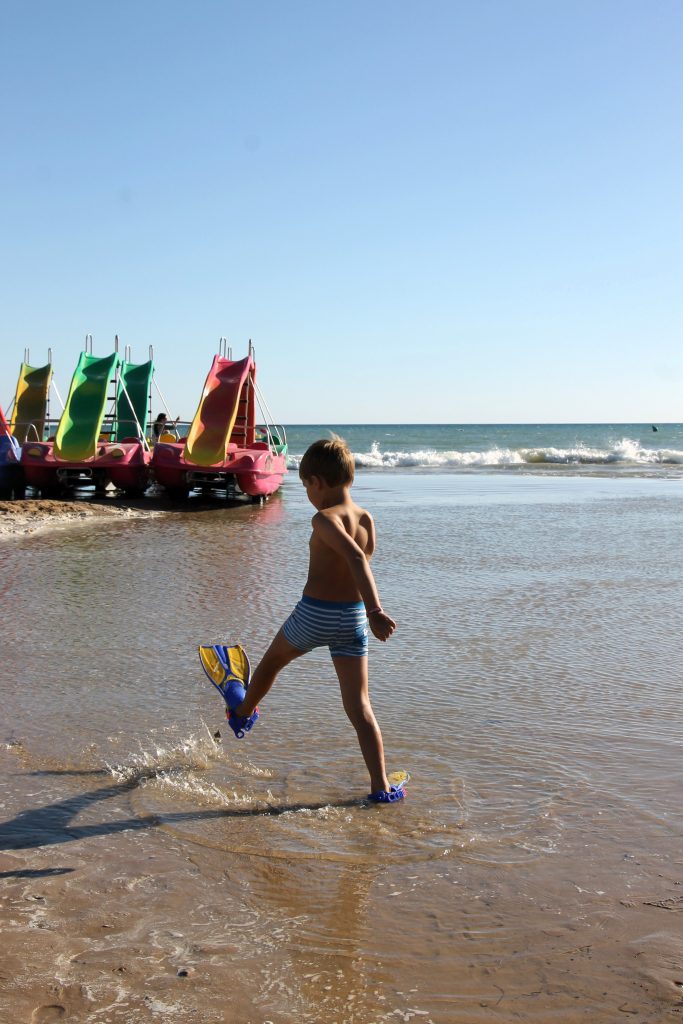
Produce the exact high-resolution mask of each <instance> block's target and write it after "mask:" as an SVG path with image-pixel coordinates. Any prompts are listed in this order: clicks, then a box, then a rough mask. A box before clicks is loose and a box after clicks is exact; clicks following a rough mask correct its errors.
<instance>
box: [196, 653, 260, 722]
mask: <svg viewBox="0 0 683 1024" xmlns="http://www.w3.org/2000/svg"><path fill="white" fill-rule="evenodd" d="M199 660H200V661H201V663H202V668H203V669H204V671H205V673H206V675H207V676H208V678H209V680H210V681H211V683H212V684H213V685H214V686H215V687H216V689H217V690H218V692H219V693H220V695H221V697H222V698H223V700H224V701H225V703H226V704H227V708H226V711H225V717H226V718H227V720H228V725H229V726H230V728H231V729H232V731H233V732H234V734H235V736H236V737H237V739H238V740H241V739H243V737H244V736H245V734H246V733H248V732H249V731H250V730H251V729H252V728H253V726H254V723H255V722H256V721H257V720H258V718H259V709H258V708H254V710H253V711H252V713H251V714H250V715H246V716H245V715H237V714H235V710H234V709H235V708H238V707H239V706H240V704H241V703H242V701H243V700H244V698H245V697H246V694H247V689H248V688H249V677H250V676H251V667H250V665H249V659H248V658H247V654H246V651H245V650H244V648H243V647H240V645H239V644H235V645H234V646H232V647H229V646H227V644H206V645H203V646H201V647H200V648H199Z"/></svg>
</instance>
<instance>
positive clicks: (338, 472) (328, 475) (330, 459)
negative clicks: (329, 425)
mask: <svg viewBox="0 0 683 1024" xmlns="http://www.w3.org/2000/svg"><path fill="white" fill-rule="evenodd" d="M354 470H355V463H354V461H353V455H352V454H351V452H350V451H349V446H348V445H347V443H346V441H344V439H343V438H341V437H336V436H333V437H331V438H329V440H328V439H323V440H320V441H314V442H313V444H312V445H311V446H310V448H308V449H307V450H306V452H305V454H304V456H303V458H302V460H301V464H300V466H299V476H300V477H301V479H302V480H311V479H312V478H313V477H314V476H317V477H318V478H319V479H320V480H322V481H324V482H325V483H326V484H327V485H328V487H344V486H350V485H351V484H352V483H353V475H354Z"/></svg>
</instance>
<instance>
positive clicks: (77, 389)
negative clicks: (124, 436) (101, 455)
mask: <svg viewBox="0 0 683 1024" xmlns="http://www.w3.org/2000/svg"><path fill="white" fill-rule="evenodd" d="M119 360H120V357H119V354H118V352H113V353H112V354H111V355H110V356H106V357H105V358H104V359H98V358H97V357H96V356H89V355H88V354H87V353H86V352H81V355H80V358H79V360H78V366H77V367H76V370H75V372H74V375H73V378H72V380H71V387H70V388H69V397H68V398H67V400H66V408H65V409H64V412H63V413H62V418H61V420H60V421H59V426H58V427H57V435H56V437H55V447H54V454H55V458H56V459H60V460H61V461H62V462H83V460H84V459H90V458H92V456H93V455H94V454H95V453H96V451H97V439H98V437H99V436H100V430H101V428H102V420H103V419H104V410H105V406H106V402H107V391H108V388H109V382H110V381H111V380H112V378H113V376H114V373H115V372H116V367H117V366H118V364H119Z"/></svg>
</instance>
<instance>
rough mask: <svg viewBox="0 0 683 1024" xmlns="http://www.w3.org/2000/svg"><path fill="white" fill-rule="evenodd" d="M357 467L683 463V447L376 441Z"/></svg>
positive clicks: (294, 461)
mask: <svg viewBox="0 0 683 1024" xmlns="http://www.w3.org/2000/svg"><path fill="white" fill-rule="evenodd" d="M353 457H354V460H355V464H356V468H358V469H380V470H392V469H440V470H448V469H453V470H457V469H476V468H489V467H496V466H524V465H540V464H544V463H545V464H548V465H598V466H600V465H609V464H616V463H620V464H623V465H635V466H651V465H683V451H679V450H677V449H670V448H643V446H642V445H641V443H640V442H639V441H634V440H632V439H631V438H628V437H624V438H621V440H619V441H616V442H614V444H612V445H611V446H610V447H609V448H589V447H588V446H587V445H583V444H577V445H574V446H573V447H571V448H555V447H552V446H541V447H538V448H518V449H516V448H500V447H496V448H489V449H487V450H486V451H458V450H457V449H452V450H448V451H438V450H437V449H435V448H416V449H415V450H413V451H391V450H383V449H382V448H381V446H380V443H379V441H373V442H372V445H371V446H370V451H367V452H354V453H353ZM300 462H301V456H297V455H290V457H289V468H290V469H292V470H297V469H298V468H299V464H300Z"/></svg>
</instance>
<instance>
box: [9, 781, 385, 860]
mask: <svg viewBox="0 0 683 1024" xmlns="http://www.w3.org/2000/svg"><path fill="white" fill-rule="evenodd" d="M30 774H31V775H37V776H44V775H76V776H80V775H96V776H99V777H103V776H106V775H107V774H108V773H107V772H105V771H104V770H97V771H92V772H74V771H66V772H58V771H49V772H31V773H30ZM154 778H156V772H154V771H147V772H139V773H136V774H135V775H134V776H133V777H131V778H129V779H126V780H124V781H123V782H117V783H114V784H112V785H110V786H101V787H98V788H97V789H91V790H89V791H88V792H86V793H80V794H79V795H78V796H74V797H70V798H69V799H67V800H58V801H56V802H55V803H51V804H46V805H45V806H44V807H35V808H31V809H30V810H28V811H22V812H21V814H17V816H16V817H15V818H11V819H10V820H8V821H4V822H2V823H0V850H30V849H36V848H38V847H42V846H54V845H58V844H61V843H70V842H73V841H74V840H78V839H88V838H90V837H91V836H102V835H114V834H115V833H117V832H129V831H139V830H141V829H148V828H156V827H158V826H159V825H161V824H173V823H174V822H181V821H209V820H212V819H216V818H256V817H276V816H277V815H280V814H285V813H286V812H287V811H318V810H322V809H323V808H325V807H339V808H343V807H359V806H362V805H363V804H364V802H365V801H364V800H363V799H353V800H342V801H335V802H334V803H332V802H330V801H326V802H324V803H288V804H278V805H277V806H271V805H266V806H265V807H242V808H235V809H221V810H215V811H187V812H178V813H173V814H165V815H163V817H159V816H157V815H154V814H149V815H144V816H142V817H135V818H119V819H117V820H115V821H106V822H104V821H103V822H100V823H98V824H95V825H72V824H71V822H72V820H73V819H74V818H75V817H76V816H77V815H78V814H79V813H80V812H81V811H83V810H85V809H86V808H88V807H91V806H92V805H93V804H96V803H100V802H102V801H104V800H110V799H112V798H113V797H118V796H121V795H122V794H124V793H127V792H130V791H131V790H134V789H136V788H137V787H138V786H139V785H140V784H141V783H144V782H146V781H148V780H152V779H154ZM56 870H58V871H63V870H68V869H56ZM9 874H14V875H16V872H9ZM0 877H2V876H0Z"/></svg>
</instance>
